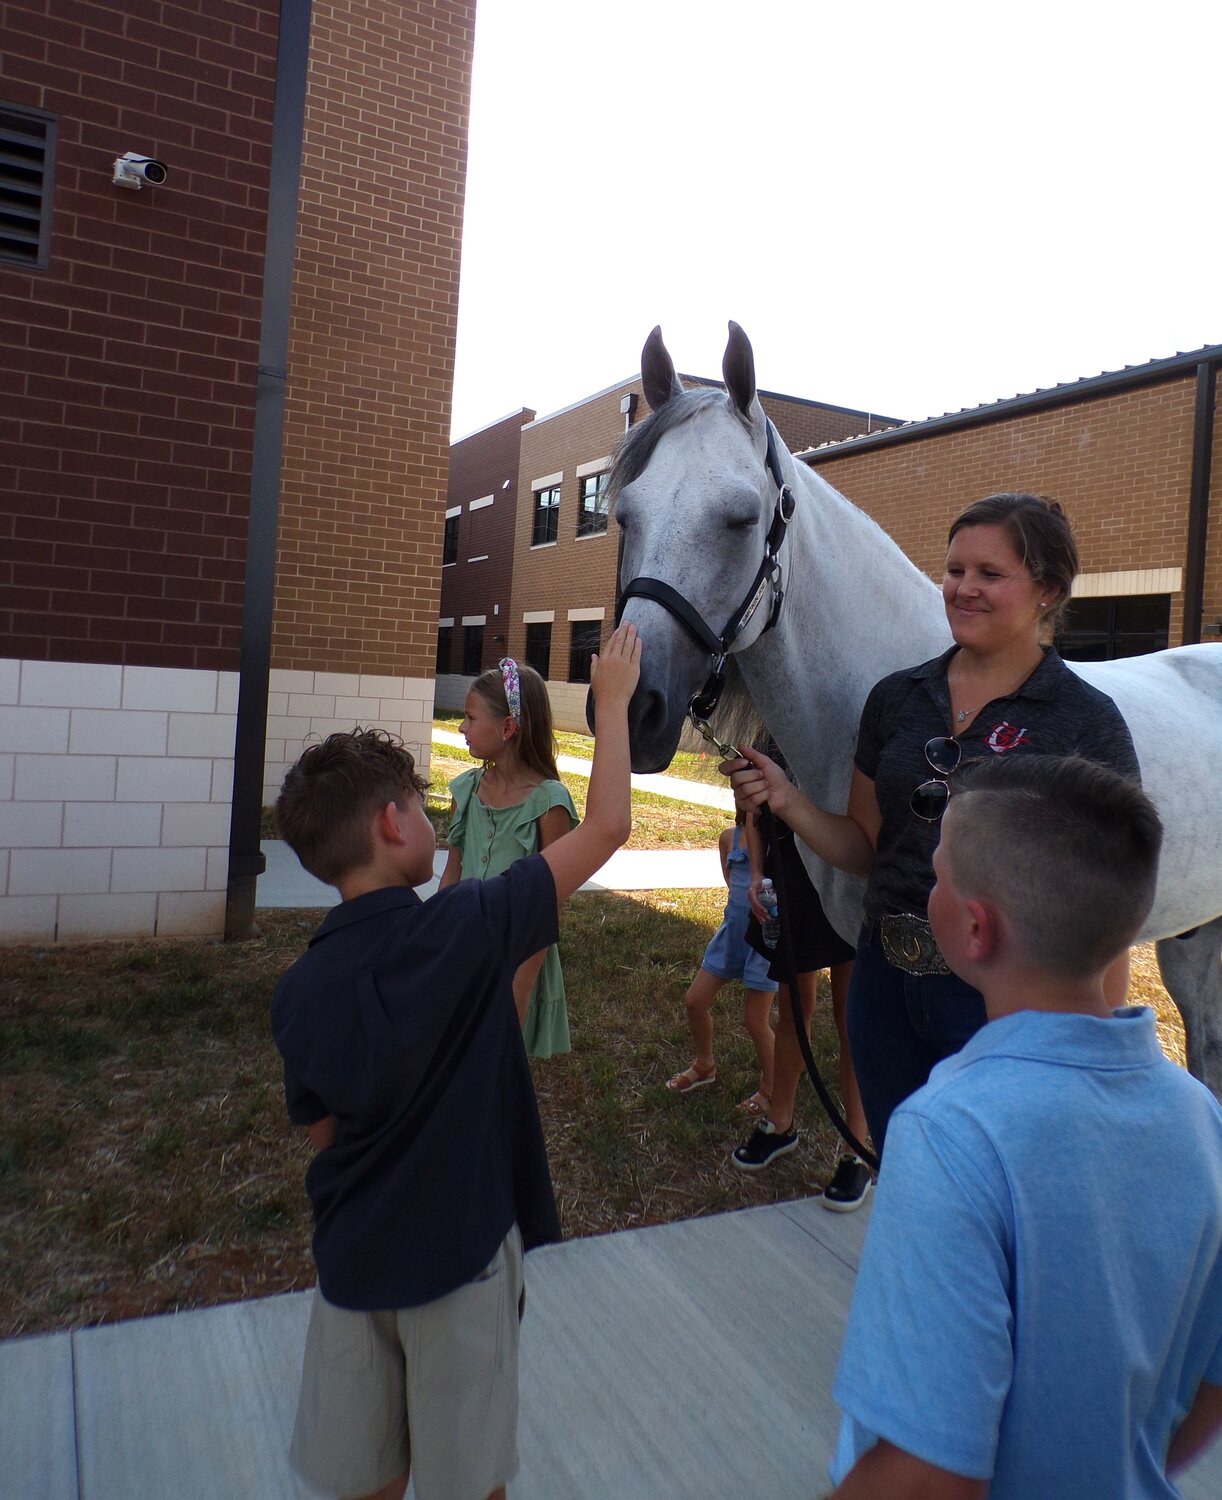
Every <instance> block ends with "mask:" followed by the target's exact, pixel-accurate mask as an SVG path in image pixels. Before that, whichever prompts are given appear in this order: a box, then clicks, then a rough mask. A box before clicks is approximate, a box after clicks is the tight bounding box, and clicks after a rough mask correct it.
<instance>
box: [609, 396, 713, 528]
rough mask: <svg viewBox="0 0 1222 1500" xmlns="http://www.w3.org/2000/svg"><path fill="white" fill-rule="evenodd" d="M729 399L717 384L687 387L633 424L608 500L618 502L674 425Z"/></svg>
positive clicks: (620, 450) (618, 453)
mask: <svg viewBox="0 0 1222 1500" xmlns="http://www.w3.org/2000/svg"><path fill="white" fill-rule="evenodd" d="M725 399H726V393H725V392H724V391H723V390H721V389H720V388H717V387H714V388H712V389H709V388H705V389H703V390H696V391H683V392H682V394H680V395H678V396H672V397H671V399H670V400H669V401H668V402H667V403H666V405H665V406H660V407H659V408H658V409H657V411H653V412H650V414H649V415H648V416H647V417H646V418H645V420H644V421H643V422H638V423H637V425H636V426H635V427H630V428H629V429H628V431H627V432H626V433H625V434H624V436H623V437H622V438H621V439H620V442H619V446H618V447H617V448H616V450H615V458H614V461H613V462H612V465H611V478H610V481H609V482H608V485H607V495H608V504H609V505H611V504H614V503H615V497H616V496H617V495H618V494H619V492H620V490H622V489H623V488H624V486H625V485H629V484H631V483H632V481H633V480H634V479H639V478H640V476H641V475H642V474H643V473H644V472H645V468H646V465H647V464H648V463H649V460H650V459H651V458H652V457H653V452H654V449H655V448H656V447H657V446H658V444H659V443H660V442H661V440H662V439H663V438H664V437H665V436H666V434H667V433H668V432H670V431H671V429H672V428H675V427H678V426H679V424H680V423H681V422H686V421H687V420H688V418H689V417H694V416H695V415H696V413H697V412H698V411H703V410H704V409H705V407H706V406H712V405H714V404H715V403H716V402H718V401H724V400H725Z"/></svg>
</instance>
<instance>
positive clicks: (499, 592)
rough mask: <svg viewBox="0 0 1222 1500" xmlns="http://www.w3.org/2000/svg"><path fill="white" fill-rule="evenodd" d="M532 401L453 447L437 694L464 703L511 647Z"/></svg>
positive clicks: (443, 547) (443, 558) (443, 548)
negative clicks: (517, 515) (517, 526)
mask: <svg viewBox="0 0 1222 1500" xmlns="http://www.w3.org/2000/svg"><path fill="white" fill-rule="evenodd" d="M534 415H535V414H534V412H533V411H531V410H530V409H529V408H527V407H523V408H522V409H521V410H520V411H516V412H513V413H511V414H510V415H509V416H507V417H502V418H501V419H500V420H499V421H496V422H491V423H489V425H488V426H487V427H482V428H480V430H479V431H478V432H473V433H471V435H470V436H469V437H465V438H462V439H460V440H459V441H458V442H457V443H455V444H453V446H452V447H451V448H450V477H449V483H448V484H447V487H446V513H445V533H444V536H443V539H442V545H441V616H440V619H439V621H438V624H437V657H436V670H437V683H436V694H437V700H438V702H440V703H444V704H447V705H449V704H454V706H456V707H461V705H462V701H463V698H464V696H465V695H466V691H467V684H468V683H469V682H470V681H471V678H472V677H474V676H475V675H476V674H477V673H478V672H479V671H481V670H482V668H483V667H485V666H487V665H489V663H492V662H496V661H499V660H500V658H501V657H502V656H504V655H505V652H506V650H507V631H508V628H509V598H510V592H511V589H512V586H513V536H514V511H515V507H516V504H517V494H518V470H519V466H520V461H521V448H522V428H523V426H524V424H525V423H527V422H531V421H533V420H534Z"/></svg>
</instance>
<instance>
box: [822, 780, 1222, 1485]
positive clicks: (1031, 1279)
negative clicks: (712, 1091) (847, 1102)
mask: <svg viewBox="0 0 1222 1500" xmlns="http://www.w3.org/2000/svg"><path fill="white" fill-rule="evenodd" d="M955 783H957V784H952V795H951V798H950V803H949V806H948V808H947V810H946V812H945V813H944V814H943V817H942V838H941V842H940V843H939V845H938V849H937V852H936V854H935V855H934V873H935V875H936V877H937V884H936V885H935V886H934V889H933V892H932V894H931V895H930V898H929V920H930V922H931V924H932V926H933V932H934V936H935V937H936V938H937V940H938V945H939V947H940V948H941V950H942V952H943V953H944V954H945V956H946V961H947V963H948V964H950V966H951V968H952V969H953V970H954V971H955V973H957V974H958V975H960V977H961V978H963V979H965V980H967V982H968V983H969V984H972V985H975V986H976V988H977V989H979V990H980V991H981V993H982V994H983V995H984V999H985V1005H986V1008H987V1011H988V1017H989V1020H988V1024H987V1025H986V1026H984V1027H983V1028H982V1029H981V1030H980V1031H978V1032H977V1033H976V1035H975V1036H974V1037H972V1038H971V1040H970V1041H969V1042H968V1043H967V1045H966V1046H965V1047H964V1048H963V1050H962V1051H961V1052H959V1053H957V1054H956V1055H955V1056H954V1057H952V1058H949V1059H948V1060H947V1061H945V1062H942V1063H939V1064H938V1065H937V1067H935V1068H934V1070H933V1073H932V1074H931V1075H930V1078H929V1081H928V1083H927V1084H926V1085H925V1086H924V1088H922V1089H919V1090H918V1091H917V1092H916V1093H915V1094H913V1095H911V1096H910V1097H909V1098H908V1099H907V1100H905V1101H904V1103H903V1104H901V1105H900V1107H899V1108H898V1109H897V1110H896V1111H895V1114H894V1115H893V1116H892V1119H891V1125H890V1129H889V1132H888V1135H887V1155H886V1159H885V1161H884V1163H883V1170H882V1174H881V1177H880V1179H879V1186H878V1196H877V1200H876V1202H875V1207H874V1215H873V1220H872V1222H871V1224H870V1228H869V1232H868V1234H867V1236H866V1245H865V1250H864V1252H863V1255H862V1260H861V1270H860V1272H859V1273H858V1278H857V1285H856V1288H855V1290H854V1294H853V1305H852V1310H851V1312H850V1315H849V1325H848V1329H847V1331H846V1333H845V1340H844V1347H843V1349H842V1351H841V1356H840V1366H839V1369H838V1371H837V1374H836V1382H835V1385H834V1386H833V1392H832V1393H833V1395H834V1396H835V1398H836V1400H837V1402H839V1404H840V1406H841V1408H842V1410H843V1412H844V1421H843V1424H842V1426H841V1431H840V1445H839V1448H838V1450H837V1453H836V1456H835V1459H834V1461H833V1463H832V1465H831V1475H832V1478H833V1480H838V1481H840V1485H839V1488H837V1490H836V1491H835V1494H836V1496H837V1497H841V1496H843V1497H844V1500H849V1497H877V1500H903V1497H904V1496H918V1495H919V1496H921V1497H924V1500H982V1497H983V1496H985V1495H986V1494H987V1495H988V1496H989V1500H1035V1497H1037V1496H1038V1497H1039V1500H1085V1497H1088V1496H1090V1497H1094V1496H1099V1497H1104V1496H1108V1497H1112V1496H1115V1497H1120V1496H1125V1497H1126V1500H1139V1497H1141V1500H1155V1497H1158V1500H1166V1497H1170V1496H1173V1495H1176V1494H1178V1493H1179V1491H1178V1490H1177V1489H1176V1487H1175V1485H1174V1483H1173V1481H1172V1478H1171V1476H1172V1475H1174V1474H1175V1472H1176V1471H1177V1470H1178V1469H1180V1468H1182V1467H1183V1466H1184V1465H1186V1464H1187V1463H1188V1462H1190V1461H1191V1460H1192V1458H1194V1457H1195V1456H1196V1455H1197V1454H1198V1453H1199V1452H1200V1451H1201V1450H1202V1449H1203V1448H1204V1447H1205V1446H1206V1445H1207V1444H1208V1443H1209V1442H1210V1441H1211V1440H1212V1438H1213V1436H1214V1435H1215V1434H1216V1432H1217V1431H1218V1428H1219V1426H1220V1425H1222V1108H1219V1105H1218V1102H1217V1100H1215V1099H1214V1097H1213V1095H1212V1094H1211V1093H1210V1092H1209V1091H1208V1089H1206V1088H1204V1087H1203V1085H1201V1084H1200V1083H1198V1082H1197V1080H1196V1079H1195V1078H1190V1077H1189V1076H1188V1074H1187V1073H1185V1072H1184V1071H1183V1070H1182V1069H1180V1068H1177V1067H1176V1066H1175V1065H1174V1064H1172V1063H1171V1062H1169V1061H1168V1060H1167V1059H1166V1058H1165V1057H1164V1056H1163V1054H1162V1051H1161V1050H1160V1048H1159V1044H1158V1037H1157V1035H1156V1032H1155V1027H1154V1013H1153V1011H1152V1010H1150V1009H1149V1008H1147V1007H1144V1006H1143V1007H1124V1008H1121V1009H1118V1010H1117V1009H1113V1008H1112V1007H1111V1006H1110V1005H1109V1004H1108V1002H1107V1000H1106V998H1105V994H1104V984H1103V976H1104V974H1105V972H1106V970H1107V969H1108V968H1109V966H1110V965H1111V964H1112V963H1113V961H1114V960H1115V958H1116V956H1117V955H1118V954H1120V953H1123V952H1124V951H1125V950H1126V949H1127V947H1128V945H1129V944H1130V943H1131V942H1132V940H1133V938H1134V936H1135V934H1136V933H1137V931H1138V929H1139V928H1140V927H1141V924H1142V922H1143V921H1144V919H1145V916H1146V914H1147V912H1148V911H1149V909H1150V905H1151V902H1152V900H1153V898H1154V885H1155V877H1156V874H1157V868H1158V852H1159V844H1160V841H1161V836H1162V830H1161V827H1160V825H1159V821H1158V816H1157V814H1156V813H1155V811H1154V808H1153V806H1152V805H1151V803H1150V801H1149V799H1148V798H1147V797H1146V796H1145V794H1144V793H1143V792H1142V791H1141V790H1140V789H1139V788H1138V787H1137V786H1135V785H1134V784H1133V782H1132V781H1130V780H1129V779H1128V778H1127V777H1123V776H1120V775H1117V774H1116V772H1114V771H1111V770H1108V769H1107V768H1106V767H1104V766H1099V765H1094V764H1092V763H1090V762H1088V761H1085V760H1082V759H1078V758H1059V757H1052V756H1036V755H1032V756H1024V757H1016V758H1014V759H1012V760H1011V759H998V760H987V761H977V762H975V763H973V765H972V766H971V767H970V768H968V770H966V771H964V772H961V773H959V774H958V775H957V776H956V778H955ZM1067 1145H1068V1146H1071V1147H1072V1150H1067V1149H1066V1147H1067ZM1169 1152H1170V1153H1171V1156H1170V1161H1169V1160H1168V1153H1169ZM1153 1183H1157V1185H1158V1202H1157V1205H1156V1206H1152V1205H1151V1202H1150V1187H1151V1184H1153Z"/></svg>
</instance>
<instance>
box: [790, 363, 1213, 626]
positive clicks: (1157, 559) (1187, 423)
mask: <svg viewBox="0 0 1222 1500" xmlns="http://www.w3.org/2000/svg"><path fill="white" fill-rule="evenodd" d="M1194 398H1195V381H1194V378H1193V376H1192V374H1191V373H1189V374H1188V375H1187V376H1186V377H1185V378H1183V379H1180V380H1174V381H1168V382H1165V383H1163V384H1160V385H1153V386H1147V387H1139V388H1129V389H1127V390H1122V391H1117V392H1114V393H1112V394H1104V395H1102V396H1099V397H1098V398H1096V399H1094V400H1090V401H1081V402H1076V403H1073V404H1068V405H1065V406H1060V407H1055V408H1053V409H1051V410H1045V411H1040V412H1033V413H1030V414H1028V415H1022V414H1016V415H1014V416H1012V417H1010V418H1008V419H1004V420H1001V421H995V422H991V423H988V424H987V425H982V426H976V427H967V428H961V429H958V430H956V431H951V432H945V433H931V434H929V435H928V436H925V437H918V438H915V439H914V440H912V441H910V442H904V443H897V444H894V445H884V446H882V447H879V448H873V449H864V450H861V451H860V452H857V453H854V452H853V451H852V450H851V449H850V450H848V451H846V452H845V453H844V454H843V456H835V450H832V452H831V453H828V454H822V453H821V454H816V455H815V456H814V458H813V459H812V460H811V463H812V467H814V468H815V469H817V470H818V471H819V472H820V473H821V474H822V475H823V477H824V478H825V479H827V480H828V482H829V483H830V484H833V485H834V486H835V487H836V488H837V489H838V490H840V491H841V493H842V494H844V495H846V496H847V497H848V498H849V499H850V500H852V501H853V502H854V503H855V504H857V505H859V506H861V508H862V509H863V510H865V511H867V512H868V513H869V514H870V515H871V516H873V517H874V519H875V520H876V521H877V522H878V523H879V525H881V526H882V527H883V529H884V530H885V531H887V532H889V533H890V535H891V536H892V537H894V538H895V540H896V541H897V542H898V543H899V545H900V546H901V547H902V548H903V550H904V551H905V552H906V553H907V554H908V556H909V557H911V558H912V560H913V561H914V562H915V563H916V564H917V566H918V567H920V568H922V569H924V570H925V571H926V572H927V573H929V575H930V576H931V577H934V578H939V577H940V576H941V571H942V561H943V557H944V554H945V548H946V532H947V528H948V527H949V525H950V522H951V521H952V520H953V519H954V517H955V516H956V515H957V514H958V513H959V511H961V510H962V509H963V507H964V506H965V505H967V504H968V503H969V502H970V501H972V500H975V499H977V498H978V497H979V496H981V495H987V494H989V493H990V492H992V491H996V490H1008V489H1027V490H1036V491H1038V492H1040V493H1043V494H1049V495H1053V496H1055V498H1056V499H1058V500H1060V501H1061V503H1062V504H1063V505H1064V507H1065V510H1066V512H1067V514H1068V515H1069V518H1070V520H1071V521H1072V523H1073V527H1074V533H1075V535H1076V537H1077V540H1078V547H1079V550H1080V553H1081V558H1082V571H1083V572H1084V573H1101V572H1113V571H1127V570H1130V569H1140V568H1167V567H1182V566H1183V564H1184V561H1185V550H1186V546H1187V529H1186V528H1187V517H1188V494H1189V485H1190V480H1191V472H1192V423H1193V405H1194ZM1216 446H1217V444H1216ZM1213 488H1214V496H1215V500H1214V504H1213V506H1212V514H1211V532H1212V541H1213V545H1212V547H1211V551H1210V562H1209V571H1208V583H1207V590H1206V609H1205V618H1206V620H1207V621H1208V620H1209V619H1211V618H1212V619H1216V618H1217V617H1218V613H1219V611H1222V545H1220V543H1222V523H1220V521H1219V518H1218V514H1217V512H1218V510H1219V508H1220V507H1222V499H1220V498H1218V497H1220V496H1222V474H1219V470H1218V467H1217V459H1216V458H1215V467H1214V486H1213ZM1211 611H1212V613H1211ZM1182 626H1183V597H1182V594H1173V595H1172V600H1171V636H1170V638H1171V641H1172V643H1173V644H1174V643H1176V642H1177V641H1178V640H1179V639H1180V635H1181V631H1182Z"/></svg>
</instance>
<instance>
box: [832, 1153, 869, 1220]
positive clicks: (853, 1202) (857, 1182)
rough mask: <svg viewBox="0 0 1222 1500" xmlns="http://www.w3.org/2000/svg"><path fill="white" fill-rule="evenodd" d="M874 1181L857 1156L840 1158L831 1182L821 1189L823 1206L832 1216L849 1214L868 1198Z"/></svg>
mask: <svg viewBox="0 0 1222 1500" xmlns="http://www.w3.org/2000/svg"><path fill="white" fill-rule="evenodd" d="M873 1186H874V1179H873V1178H872V1177H871V1176H870V1169H869V1167H867V1166H866V1164H865V1162H864V1161H862V1159H861V1158H860V1157H859V1156H842V1157H841V1158H840V1160H839V1161H838V1162H837V1163H836V1170H835V1172H834V1173H833V1174H832V1180H831V1181H830V1182H829V1183H828V1185H827V1186H826V1187H825V1188H824V1189H823V1206H824V1208H830V1209H831V1211H832V1213H834V1214H851V1213H852V1212H853V1210H854V1209H855V1208H860V1207H861V1205H862V1204H863V1203H864V1202H865V1201H866V1199H867V1198H868V1197H869V1196H870V1189H871V1188H872V1187H873Z"/></svg>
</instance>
